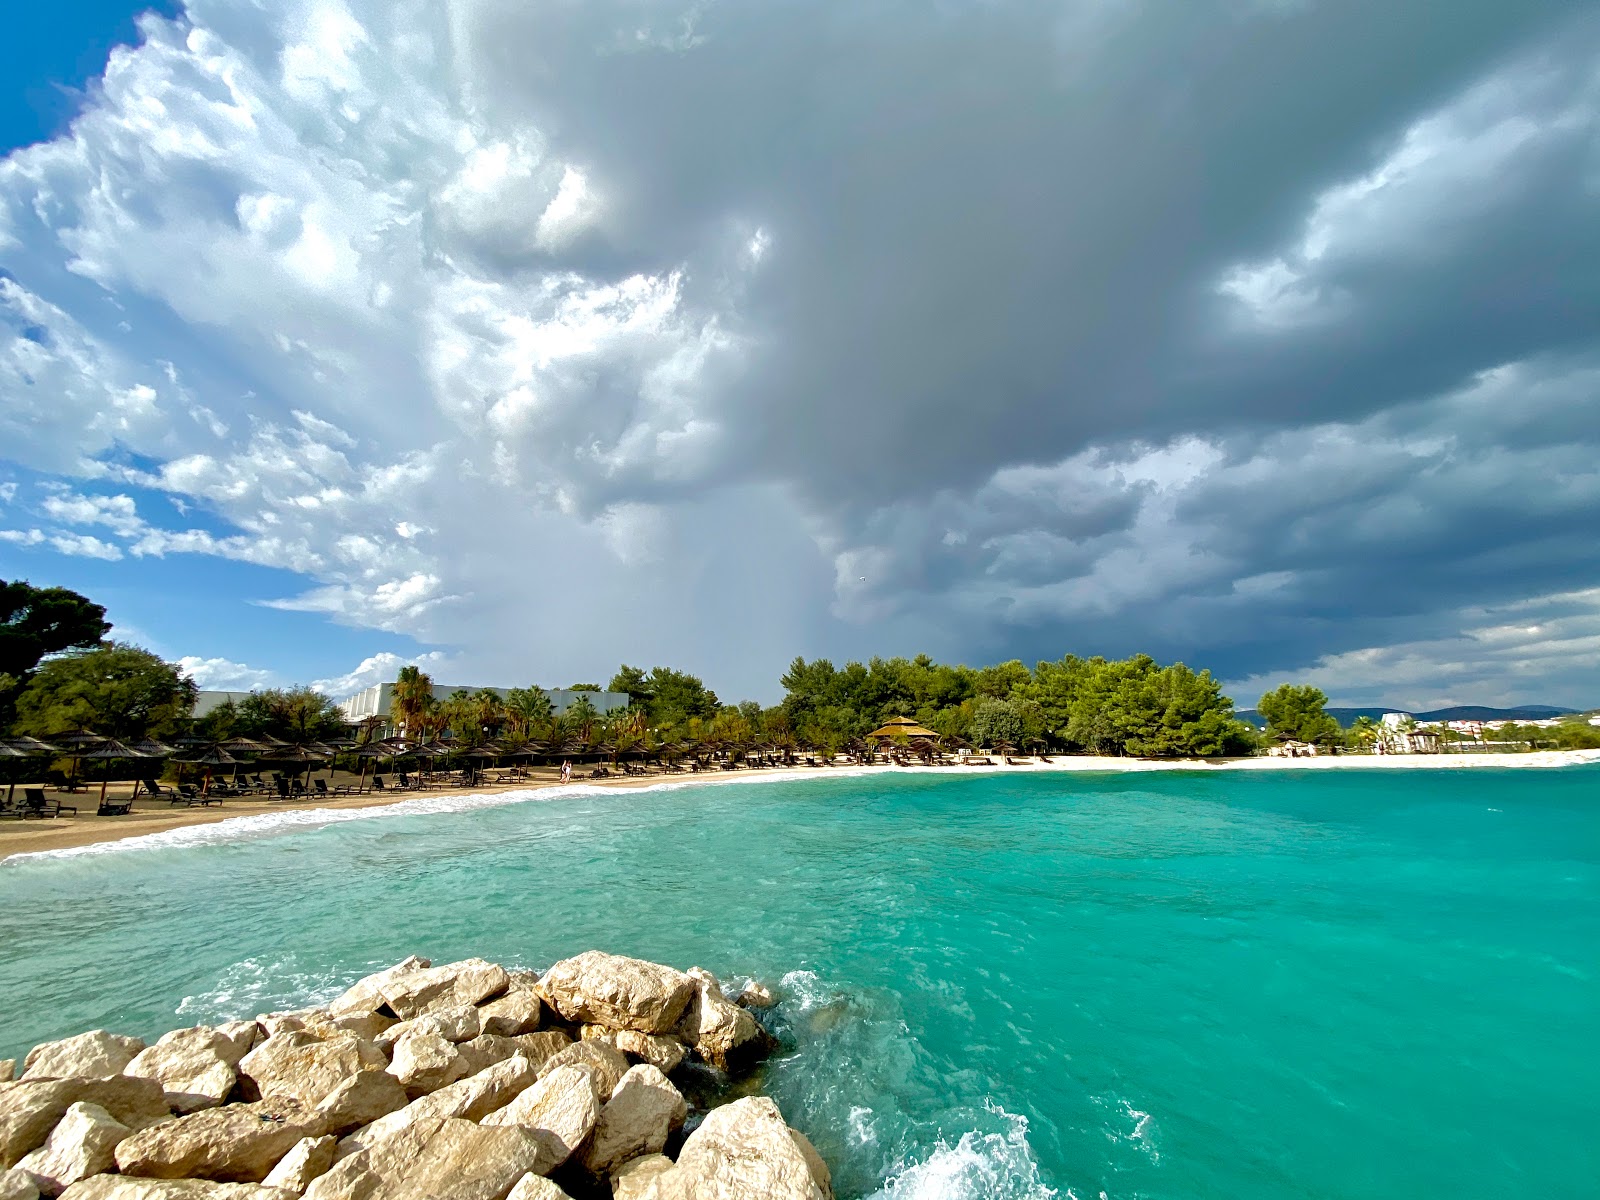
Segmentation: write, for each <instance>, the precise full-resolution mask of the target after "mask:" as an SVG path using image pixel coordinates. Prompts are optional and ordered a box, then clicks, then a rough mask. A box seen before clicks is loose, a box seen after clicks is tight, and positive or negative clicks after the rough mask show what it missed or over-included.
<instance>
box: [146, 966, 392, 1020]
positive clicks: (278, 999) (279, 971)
mask: <svg viewBox="0 0 1600 1200" xmlns="http://www.w3.org/2000/svg"><path fill="white" fill-rule="evenodd" d="M374 969H377V968H376V967H374ZM349 985H350V978H349V972H348V971H343V970H334V969H328V970H324V971H302V970H301V969H300V964H299V962H298V961H296V960H295V959H294V958H293V957H292V956H291V957H290V958H287V959H282V960H276V961H269V960H264V959H259V958H247V959H245V960H243V961H242V962H237V963H234V964H233V966H231V967H229V968H228V969H227V970H225V971H224V972H223V973H222V977H221V978H220V979H219V980H218V981H217V984H216V986H215V987H213V988H211V989H209V990H208V991H204V992H198V993H196V994H195V995H192V996H185V997H184V998H183V999H182V1001H180V1002H179V1004H178V1007H177V1009H176V1011H175V1014H174V1015H176V1016H179V1017H185V1018H188V1019H189V1020H190V1021H194V1022H199V1023H201V1024H215V1023H217V1022H219V1021H241V1020H247V1019H249V1018H250V1017H254V1016H256V1015H258V1014H260V1013H264V1012H273V1011H277V1010H280V1009H295V1008H305V1007H308V1006H310V1005H313V1004H323V1003H326V1002H327V1001H329V1000H332V999H333V998H334V997H335V996H338V995H340V994H341V993H342V992H343V991H344V990H345V989H346V988H347V987H348V986H349Z"/></svg>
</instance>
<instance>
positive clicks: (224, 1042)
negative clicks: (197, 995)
mask: <svg viewBox="0 0 1600 1200" xmlns="http://www.w3.org/2000/svg"><path fill="white" fill-rule="evenodd" d="M211 1032H212V1033H213V1034H215V1035H216V1038H217V1041H216V1044H215V1049H216V1051H217V1055H218V1056H219V1057H220V1058H221V1059H222V1061H223V1062H225V1063H227V1064H228V1065H229V1066H230V1067H237V1066H238V1065H239V1060H240V1059H241V1058H243V1057H244V1056H245V1055H246V1054H249V1053H250V1051H252V1050H254V1049H255V1045H256V1043H257V1042H259V1041H260V1040H261V1026H259V1025H257V1024H256V1023H255V1022H254V1021H225V1022H224V1023H222V1024H221V1025H213V1026H212V1027H211Z"/></svg>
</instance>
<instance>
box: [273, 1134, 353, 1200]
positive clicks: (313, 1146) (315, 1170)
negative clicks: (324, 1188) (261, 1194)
mask: <svg viewBox="0 0 1600 1200" xmlns="http://www.w3.org/2000/svg"><path fill="white" fill-rule="evenodd" d="M335 1144H336V1139H335V1138H333V1137H331V1136H328V1137H315V1138H310V1137H308V1138H301V1139H300V1140H299V1141H298V1142H296V1143H295V1144H294V1145H293V1146H292V1147H290V1150H289V1153H287V1154H285V1155H284V1156H283V1157H282V1158H280V1159H279V1160H278V1165H277V1166H275V1167H273V1168H272V1170H270V1171H268V1172H267V1177H266V1178H265V1179H263V1180H262V1181H261V1182H262V1185H263V1186H265V1187H271V1188H282V1189H283V1190H284V1191H286V1192H293V1193H294V1194H295V1195H297V1196H298V1195H299V1194H300V1193H301V1192H303V1191H305V1190H306V1188H308V1187H310V1186H311V1181H312V1180H313V1179H315V1178H316V1177H317V1176H319V1175H322V1174H324V1173H325V1172H326V1171H327V1169H328V1168H329V1167H331V1166H333V1148H334V1145H335Z"/></svg>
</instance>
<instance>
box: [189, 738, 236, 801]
mask: <svg viewBox="0 0 1600 1200" xmlns="http://www.w3.org/2000/svg"><path fill="white" fill-rule="evenodd" d="M179 761H180V762H188V763H198V764H199V765H200V766H203V767H205V768H206V780H205V783H204V784H202V785H201V787H200V790H201V792H206V793H209V792H210V791H211V768H212V767H236V766H238V765H239V760H238V759H237V758H235V757H234V756H233V755H231V754H229V753H228V752H227V751H226V750H225V749H223V747H222V744H221V743H217V744H215V745H210V746H206V747H205V748H204V749H202V750H200V751H198V752H197V753H194V754H189V755H185V756H184V757H183V758H182V759H180V760H179Z"/></svg>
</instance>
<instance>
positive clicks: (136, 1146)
mask: <svg viewBox="0 0 1600 1200" xmlns="http://www.w3.org/2000/svg"><path fill="white" fill-rule="evenodd" d="M321 1132H322V1131H321V1129H320V1128H319V1125H318V1119H317V1116H316V1114H315V1111H314V1110H313V1109H311V1108H309V1107H307V1106H305V1105H302V1104H300V1103H298V1102H297V1101H295V1100H273V1101H268V1100H263V1101H259V1102H257V1103H254V1104H229V1105H227V1106H226V1107H224V1108H206V1109H202V1110H201V1111H199V1112H196V1113H190V1114H189V1115H188V1116H186V1117H179V1118H177V1119H176V1120H174V1121H169V1122H167V1123H166V1124H164V1125H154V1126H152V1127H150V1128H149V1129H145V1130H141V1131H140V1132H138V1133H135V1134H132V1135H130V1136H129V1137H127V1138H124V1139H123V1140H122V1142H121V1143H120V1144H119V1145H118V1146H117V1151H116V1157H117V1169H118V1170H120V1171H121V1172H122V1173H123V1174H124V1175H147V1176H150V1177H151V1178H155V1179H212V1180H217V1181H219V1182H223V1183H259V1182H261V1180H263V1179H264V1178H266V1175H267V1172H268V1171H270V1170H272V1168H273V1167H274V1166H275V1165H276V1164H277V1162H278V1160H279V1159H280V1158H282V1157H283V1156H284V1155H285V1154H287V1153H289V1151H290V1150H291V1149H292V1148H293V1147H294V1144H295V1143H296V1142H298V1141H299V1140H300V1139H301V1138H306V1137H316V1136H319V1135H320V1134H321Z"/></svg>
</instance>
